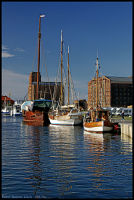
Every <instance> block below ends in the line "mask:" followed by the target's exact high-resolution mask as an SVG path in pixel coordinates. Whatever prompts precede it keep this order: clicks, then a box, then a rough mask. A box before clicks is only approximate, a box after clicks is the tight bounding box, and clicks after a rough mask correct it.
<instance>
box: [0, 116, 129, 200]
mask: <svg viewBox="0 0 134 200" xmlns="http://www.w3.org/2000/svg"><path fill="white" fill-rule="evenodd" d="M2 197H3V198H77V199H78V198H109V199H110V198H121V199H122V198H132V141H131V140H128V138H122V136H121V135H119V134H114V135H113V134H105V135H102V134H100V135H96V134H87V133H86V132H84V130H83V128H82V127H58V126H54V125H53V126H52V125H50V126H48V127H37V126H36V127H35V126H28V125H26V124H23V123H22V118H21V117H3V118H2Z"/></svg>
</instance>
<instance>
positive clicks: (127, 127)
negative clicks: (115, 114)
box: [119, 122, 133, 139]
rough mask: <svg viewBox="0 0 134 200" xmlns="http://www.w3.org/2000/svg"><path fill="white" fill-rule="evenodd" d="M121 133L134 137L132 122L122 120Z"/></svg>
mask: <svg viewBox="0 0 134 200" xmlns="http://www.w3.org/2000/svg"><path fill="white" fill-rule="evenodd" d="M119 125H120V128H121V134H122V135H125V136H127V137H129V138H131V139H133V132H132V123H130V122H129V123H128V122H120V123H119Z"/></svg>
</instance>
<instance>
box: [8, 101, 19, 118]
mask: <svg viewBox="0 0 134 200" xmlns="http://www.w3.org/2000/svg"><path fill="white" fill-rule="evenodd" d="M10 115H11V116H21V115H22V111H21V104H18V103H17V102H15V104H14V105H13V107H12V110H11V111H10Z"/></svg>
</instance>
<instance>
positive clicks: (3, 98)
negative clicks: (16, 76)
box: [1, 96, 14, 102]
mask: <svg viewBox="0 0 134 200" xmlns="http://www.w3.org/2000/svg"><path fill="white" fill-rule="evenodd" d="M1 100H2V101H11V102H14V100H12V99H11V98H9V97H7V96H2V97H1Z"/></svg>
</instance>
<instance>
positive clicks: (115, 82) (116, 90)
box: [88, 76, 133, 108]
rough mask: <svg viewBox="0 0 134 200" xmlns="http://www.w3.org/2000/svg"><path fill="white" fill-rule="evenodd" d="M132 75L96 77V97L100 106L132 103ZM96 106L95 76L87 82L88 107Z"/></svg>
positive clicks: (122, 105) (123, 105)
mask: <svg viewBox="0 0 134 200" xmlns="http://www.w3.org/2000/svg"><path fill="white" fill-rule="evenodd" d="M132 90H133V85H132V77H115V76H102V77H99V78H98V98H99V105H100V106H102V107H127V106H129V105H132V96H133V91H132ZM95 106H96V78H95V77H94V78H93V79H92V80H91V81H89V82H88V108H90V107H95Z"/></svg>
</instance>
